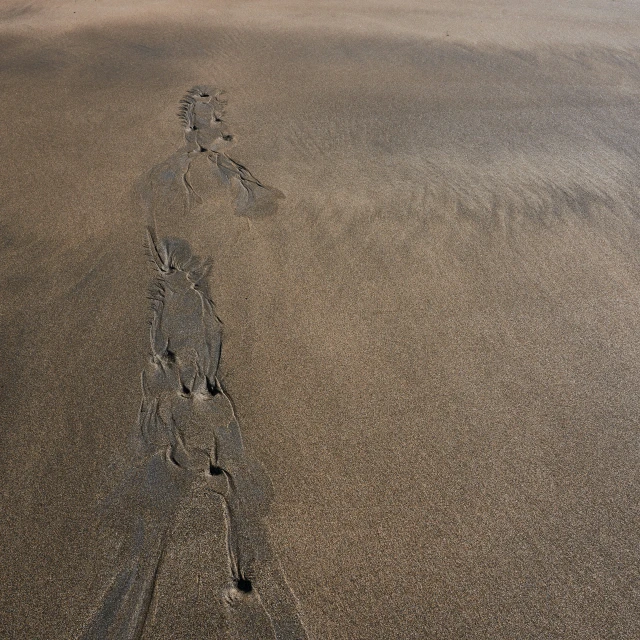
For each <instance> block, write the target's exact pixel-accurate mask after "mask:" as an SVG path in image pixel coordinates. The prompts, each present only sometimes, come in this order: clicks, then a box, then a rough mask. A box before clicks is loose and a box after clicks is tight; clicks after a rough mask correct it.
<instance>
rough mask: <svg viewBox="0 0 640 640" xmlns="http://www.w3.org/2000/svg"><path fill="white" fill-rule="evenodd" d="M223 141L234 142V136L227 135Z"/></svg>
mask: <svg viewBox="0 0 640 640" xmlns="http://www.w3.org/2000/svg"><path fill="white" fill-rule="evenodd" d="M222 139H223V140H233V136H230V135H226V136H222Z"/></svg>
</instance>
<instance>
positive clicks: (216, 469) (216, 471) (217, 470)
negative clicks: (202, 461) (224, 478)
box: [209, 464, 222, 476]
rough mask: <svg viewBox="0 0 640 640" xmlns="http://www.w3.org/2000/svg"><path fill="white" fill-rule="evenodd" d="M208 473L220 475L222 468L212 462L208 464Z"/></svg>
mask: <svg viewBox="0 0 640 640" xmlns="http://www.w3.org/2000/svg"><path fill="white" fill-rule="evenodd" d="M209 473H210V474H211V475H212V476H221V475H222V469H221V468H220V467H216V465H214V464H212V465H210V466H209Z"/></svg>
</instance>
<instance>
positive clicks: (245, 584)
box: [236, 578, 253, 593]
mask: <svg viewBox="0 0 640 640" xmlns="http://www.w3.org/2000/svg"><path fill="white" fill-rule="evenodd" d="M236 587H237V588H238V591H242V593H251V591H252V590H253V585H252V584H251V580H247V579H246V578H240V580H238V581H237V582H236Z"/></svg>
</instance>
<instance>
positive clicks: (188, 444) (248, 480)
mask: <svg viewBox="0 0 640 640" xmlns="http://www.w3.org/2000/svg"><path fill="white" fill-rule="evenodd" d="M223 106H224V101H223V98H222V93H221V92H220V91H217V90H215V89H211V88H207V87H195V88H194V89H191V90H190V91H189V92H188V93H187V95H186V96H185V98H184V99H183V100H182V102H181V106H180V112H179V116H180V119H181V121H182V123H183V125H184V127H185V142H186V144H185V147H184V148H182V149H180V150H179V151H177V152H176V153H175V154H173V155H172V156H171V157H170V158H169V159H168V160H166V161H165V162H163V163H161V164H160V165H158V166H157V167H155V168H154V169H152V170H151V171H150V172H149V174H147V176H146V177H145V179H144V180H143V181H142V183H141V184H140V185H138V191H139V195H140V196H141V202H142V204H143V206H144V208H145V209H146V214H147V216H148V232H147V239H146V245H147V250H148V255H149V258H150V260H151V262H152V264H153V266H154V268H155V270H156V275H155V279H154V281H153V284H152V286H151V289H150V298H151V300H152V319H151V329H150V345H151V353H150V357H149V360H148V362H147V365H146V366H145V369H144V370H143V372H142V403H141V407H140V413H139V418H138V422H137V425H136V433H135V436H134V441H135V444H136V449H137V450H136V451H135V453H134V456H133V458H134V460H133V463H132V464H131V467H130V469H129V472H128V473H127V475H126V478H125V479H124V481H123V482H122V483H121V484H120V485H119V486H118V488H117V489H116V490H115V491H114V492H113V494H112V495H111V496H110V497H109V499H108V507H109V508H110V509H114V508H116V509H117V510H121V512H128V517H129V518H130V519H131V520H132V523H131V526H130V528H129V531H128V533H127V536H126V537H127V539H126V541H125V543H124V544H123V546H122V549H121V553H120V561H119V566H118V568H117V571H116V572H115V573H116V576H115V577H114V578H113V580H112V582H111V584H110V586H109V587H108V588H107V589H106V591H105V593H104V596H103V599H102V603H101V605H100V607H99V608H98V610H97V611H96V613H95V615H94V617H93V619H92V620H91V622H90V623H89V626H88V628H87V629H86V631H85V633H84V636H83V637H84V638H86V639H89V638H94V639H95V638H118V639H122V640H128V639H132V640H133V639H138V638H142V637H143V635H146V634H145V631H147V632H148V631H149V627H150V618H152V617H153V616H152V613H151V612H152V610H153V607H152V604H153V601H154V598H156V596H157V594H156V591H157V589H156V585H157V580H158V576H159V574H160V573H161V571H162V565H163V558H164V556H165V553H166V550H167V546H168V544H169V543H170V539H171V535H172V527H173V526H174V521H175V516H176V513H177V512H178V511H179V510H180V509H181V508H182V507H183V506H184V505H185V504H186V503H187V502H188V500H189V499H190V496H192V495H193V493H194V490H197V491H200V492H203V491H204V493H205V494H209V495H212V496H214V497H215V496H217V497H218V498H217V504H221V505H222V508H221V514H220V516H221V517H222V518H223V519H224V523H225V530H226V554H227V564H228V576H227V580H226V586H225V587H224V589H223V593H222V594H217V595H218V596H219V598H220V602H221V603H224V604H223V606H224V607H225V610H226V614H227V619H228V625H229V631H230V633H231V637H235V638H238V639H240V638H241V639H243V640H250V639H252V638H256V639H257V638H266V637H268V634H270V635H271V637H273V638H278V639H283V640H297V639H303V638H306V637H307V634H306V631H305V629H304V626H303V624H302V622H301V620H300V616H299V614H298V611H297V605H296V600H295V597H294V596H293V594H292V592H291V590H290V589H289V587H288V584H287V581H286V578H285V576H284V574H283V572H282V569H281V567H280V564H279V562H278V559H277V558H276V557H275V556H274V554H273V552H272V551H271V549H270V546H269V543H268V539H267V533H266V530H265V525H264V523H263V519H264V516H265V515H266V508H267V506H268V496H267V488H268V480H267V479H266V478H265V477H264V475H263V474H262V473H261V471H260V468H259V466H258V465H256V464H255V463H253V462H252V461H251V460H250V459H249V458H248V457H247V455H246V454H245V450H244V446H243V443H242V437H241V434H240V429H239V425H238V420H237V417H236V414H235V411H234V407H233V403H232V401H231V398H230V397H229V395H228V393H227V392H226V391H225V390H224V389H223V387H222V384H221V383H220V380H219V377H218V368H219V364H220V356H221V352H222V323H221V321H220V319H219V318H218V317H217V315H216V312H215V307H214V303H213V300H212V298H211V296H210V293H209V291H208V287H207V276H208V274H209V270H210V265H209V263H208V261H207V260H202V259H200V258H199V257H197V256H195V255H194V254H193V252H192V250H191V247H190V245H189V243H188V242H187V241H186V240H184V239H181V238H163V237H159V230H158V228H157V225H156V216H155V212H156V208H158V207H162V208H165V209H166V208H167V206H168V205H169V201H172V200H174V199H175V198H182V206H183V209H184V211H185V212H187V213H188V211H189V209H190V208H191V207H192V206H193V205H194V203H197V202H200V196H199V195H198V194H197V193H196V192H195V190H194V189H193V187H192V186H191V183H190V181H189V169H190V166H191V163H192V162H193V161H194V160H195V159H196V158H198V157H203V156H204V157H206V159H207V161H208V162H209V163H210V165H211V169H212V170H213V172H215V173H217V174H218V176H219V177H220V178H221V179H222V182H223V184H226V185H228V186H230V187H231V188H234V189H235V190H236V196H237V197H236V205H235V206H236V212H237V213H238V214H239V215H245V216H256V215H265V214H269V213H273V212H274V211H275V208H276V206H277V199H278V198H280V197H282V194H281V193H280V192H279V191H277V190H276V189H273V188H271V187H267V186H266V185H264V184H262V183H261V182H260V181H259V180H258V179H256V178H255V177H254V176H253V175H252V174H251V172H250V171H249V170H248V169H247V168H246V167H244V166H243V165H241V164H240V163H238V162H236V161H234V160H232V159H231V158H229V156H228V155H227V154H226V152H225V149H226V148H228V146H229V145H230V143H231V142H232V141H233V135H232V134H231V133H230V132H229V131H228V128H227V126H226V124H225V123H224V121H223V119H222V115H223ZM212 502H213V503H214V504H216V501H215V500H213V501H212ZM131 512H133V513H131ZM203 570H205V571H206V568H203ZM177 623H178V624H179V621H177ZM265 634H267V635H265Z"/></svg>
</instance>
